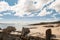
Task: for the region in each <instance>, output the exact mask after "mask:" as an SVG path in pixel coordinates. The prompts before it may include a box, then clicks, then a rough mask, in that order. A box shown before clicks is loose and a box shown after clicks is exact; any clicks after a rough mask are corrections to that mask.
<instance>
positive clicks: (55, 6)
mask: <svg viewBox="0 0 60 40" xmlns="http://www.w3.org/2000/svg"><path fill="white" fill-rule="evenodd" d="M49 8H52V9H55V10H56V11H57V12H60V0H56V1H55V2H54V3H53V4H51V5H50V6H49Z"/></svg>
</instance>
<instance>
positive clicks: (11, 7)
mask: <svg viewBox="0 0 60 40" xmlns="http://www.w3.org/2000/svg"><path fill="white" fill-rule="evenodd" d="M59 20H60V0H0V23H5V22H7V23H15V22H17V23H38V22H43V21H48V22H49V21H59Z"/></svg>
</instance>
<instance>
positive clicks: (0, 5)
mask: <svg viewBox="0 0 60 40" xmlns="http://www.w3.org/2000/svg"><path fill="white" fill-rule="evenodd" d="M51 1H53V0H19V1H18V4H16V5H14V6H9V5H8V3H7V2H4V1H1V2H0V12H1V11H6V10H13V11H15V12H16V14H14V16H21V17H24V15H25V14H26V15H28V16H29V15H30V14H31V13H32V11H34V12H35V11H37V10H38V9H39V10H41V9H42V8H43V6H44V5H46V4H48V3H49V2H51ZM34 2H37V3H36V4H34ZM48 8H53V9H56V10H57V11H58V12H60V0H56V1H55V2H54V3H52V4H51V5H50V6H48ZM47 14H50V13H48V12H47V11H46V10H45V9H44V10H42V11H41V13H39V14H38V16H45V15H47ZM30 16H31V17H32V16H34V14H33V15H30Z"/></svg>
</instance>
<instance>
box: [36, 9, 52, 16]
mask: <svg viewBox="0 0 60 40" xmlns="http://www.w3.org/2000/svg"><path fill="white" fill-rule="evenodd" d="M48 14H51V13H50V12H47V11H46V8H45V9H44V10H43V11H41V12H40V13H39V14H38V15H37V16H46V15H48Z"/></svg>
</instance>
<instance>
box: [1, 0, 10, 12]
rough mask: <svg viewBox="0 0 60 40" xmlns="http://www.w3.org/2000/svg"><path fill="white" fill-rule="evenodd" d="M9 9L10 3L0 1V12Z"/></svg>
mask: <svg viewBox="0 0 60 40" xmlns="http://www.w3.org/2000/svg"><path fill="white" fill-rule="evenodd" d="M8 9H10V7H9V5H8V4H7V3H6V2H4V1H1V2H0V12H1V11H6V10H8Z"/></svg>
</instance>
